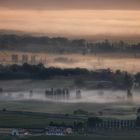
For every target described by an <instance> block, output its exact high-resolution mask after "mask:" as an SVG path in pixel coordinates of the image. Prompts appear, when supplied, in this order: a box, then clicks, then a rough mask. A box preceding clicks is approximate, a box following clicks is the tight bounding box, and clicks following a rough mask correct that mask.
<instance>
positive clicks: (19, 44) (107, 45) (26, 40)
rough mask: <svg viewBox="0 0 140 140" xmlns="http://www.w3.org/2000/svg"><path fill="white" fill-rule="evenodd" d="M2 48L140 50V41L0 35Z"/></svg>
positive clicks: (85, 50)
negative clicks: (131, 42)
mask: <svg viewBox="0 0 140 140" xmlns="http://www.w3.org/2000/svg"><path fill="white" fill-rule="evenodd" d="M0 49H8V50H13V49H14V50H19V51H31V52H39V51H40V52H42V51H43V52H44V51H46V52H52V53H83V54H86V53H98V52H108V53H109V52H129V53H132V52H133V53H138V52H140V43H135V44H128V43H126V42H123V41H119V42H113V43H112V42H110V41H108V40H105V41H102V42H88V41H86V40H85V39H76V40H70V39H67V38H64V37H55V38H49V37H47V36H42V37H37V36H27V35H23V36H18V35H14V34H13V35H0Z"/></svg>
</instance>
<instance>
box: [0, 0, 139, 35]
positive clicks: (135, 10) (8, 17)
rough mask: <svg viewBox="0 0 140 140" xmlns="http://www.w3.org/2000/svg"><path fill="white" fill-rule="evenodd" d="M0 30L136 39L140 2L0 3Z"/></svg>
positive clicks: (56, 0) (62, 0) (5, 0)
mask: <svg viewBox="0 0 140 140" xmlns="http://www.w3.org/2000/svg"><path fill="white" fill-rule="evenodd" d="M0 29H2V30H19V31H25V32H36V33H43V34H48V35H50V36H68V37H85V38H96V37H97V38H102V37H103V38H106V37H114V38H115V37H116V38H117V37H120V38H122V37H124V38H131V37H133V38H139V37H140V0H24V1H23V0H0Z"/></svg>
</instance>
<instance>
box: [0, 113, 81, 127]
mask: <svg viewBox="0 0 140 140" xmlns="http://www.w3.org/2000/svg"><path fill="white" fill-rule="evenodd" d="M51 121H53V122H54V123H57V124H62V123H65V124H67V125H73V122H74V121H77V122H79V121H81V120H79V119H77V118H73V119H68V118H64V117H55V116H53V115H52V117H51V116H48V115H47V114H45V113H41V114H40V113H31V112H30V113H28V112H11V111H6V112H2V111H1V112H0V127H12V128H45V127H47V126H48V125H49V124H50V122H51ZM82 121H83V120H82Z"/></svg>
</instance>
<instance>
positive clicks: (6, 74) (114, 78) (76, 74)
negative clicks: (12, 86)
mask: <svg viewBox="0 0 140 140" xmlns="http://www.w3.org/2000/svg"><path fill="white" fill-rule="evenodd" d="M54 77H70V78H73V79H74V80H75V79H77V80H76V81H79V80H78V79H81V80H82V81H86V80H93V81H94V80H95V81H96V80H97V81H109V82H112V85H114V86H115V87H119V88H128V87H129V88H131V87H132V85H133V82H134V79H135V81H136V82H137V83H139V84H140V73H137V74H136V75H130V74H129V73H127V72H121V71H119V70H118V71H116V72H113V71H111V70H110V69H105V70H101V71H89V70H87V69H83V68H75V69H73V68H68V69H61V68H54V67H50V68H45V67H44V66H43V65H42V64H39V65H29V64H26V63H25V64H23V65H9V66H3V65H0V79H1V80H2V79H48V78H54Z"/></svg>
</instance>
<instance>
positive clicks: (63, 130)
mask: <svg viewBox="0 0 140 140" xmlns="http://www.w3.org/2000/svg"><path fill="white" fill-rule="evenodd" d="M0 134H8V135H11V136H41V135H48V136H66V135H72V134H73V130H72V128H67V127H56V126H48V127H47V128H34V129H23V128H0Z"/></svg>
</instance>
